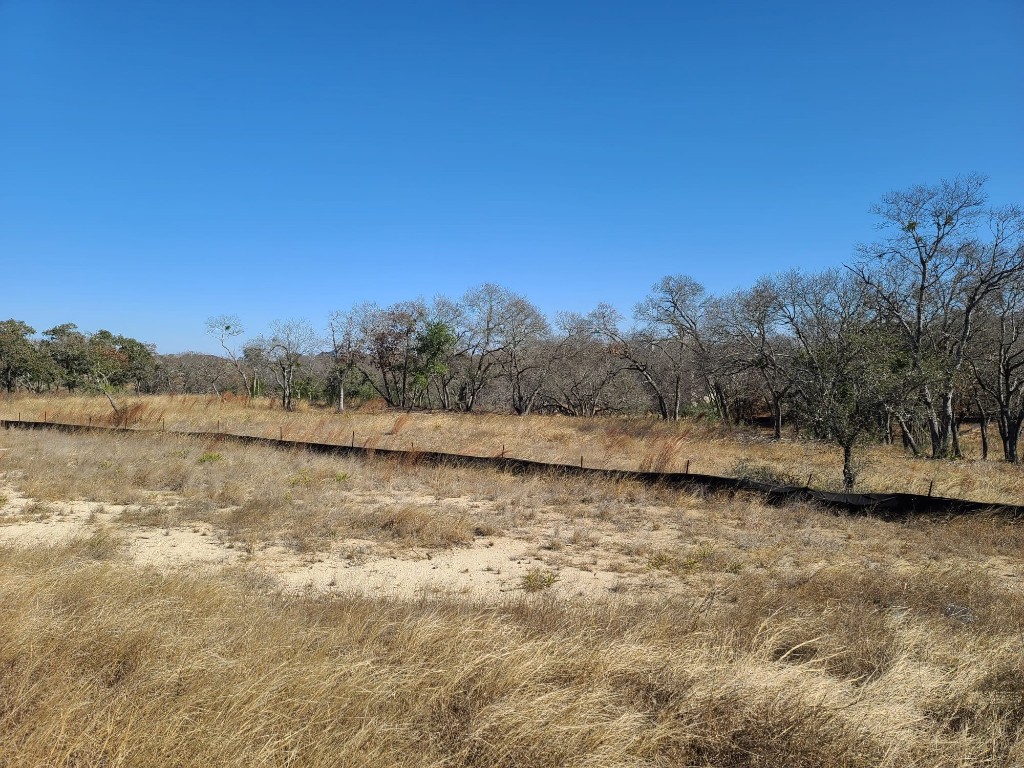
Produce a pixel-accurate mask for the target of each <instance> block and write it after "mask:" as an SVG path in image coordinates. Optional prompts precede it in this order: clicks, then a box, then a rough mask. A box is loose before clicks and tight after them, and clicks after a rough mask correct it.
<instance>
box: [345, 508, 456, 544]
mask: <svg viewBox="0 0 1024 768" xmlns="http://www.w3.org/2000/svg"><path fill="white" fill-rule="evenodd" d="M354 525H355V526H356V527H357V528H363V529H366V530H371V531H372V530H377V531H381V532H384V533H385V534H386V535H387V536H388V537H390V538H392V539H395V540H398V541H401V542H405V543H411V544H415V545H416V546H421V547H446V546H452V545H461V544H468V543H469V542H471V541H472V540H473V536H474V526H473V525H472V524H471V523H470V521H469V520H468V519H467V518H466V517H465V516H464V515H457V514H452V513H451V512H448V511H446V510H442V509H438V508H430V507H424V506H421V505H419V504H405V505H402V506H398V507H390V506H380V507H378V508H376V509H374V510H372V511H370V512H367V513H363V514H362V515H358V516H357V517H356V518H355V520H354Z"/></svg>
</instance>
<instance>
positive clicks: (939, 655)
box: [0, 397, 1024, 768]
mask: <svg viewBox="0 0 1024 768" xmlns="http://www.w3.org/2000/svg"><path fill="white" fill-rule="evenodd" d="M2 405H3V408H2V409H0V410H2V412H0V416H3V417H8V418H10V417H16V415H17V412H18V411H20V412H21V416H22V418H39V419H42V418H43V416H44V412H45V415H46V418H47V419H49V420H51V421H78V422H79V423H85V422H87V421H88V419H89V418H90V417H91V418H93V419H94V420H96V421H99V420H101V419H104V418H107V417H108V415H109V411H110V407H109V405H108V404H106V402H105V401H104V400H94V399H88V398H59V399H43V398H32V397H18V398H15V399H13V400H10V401H5V402H4V403H3V404H2ZM130 407H131V408H132V409H133V419H134V421H135V423H136V425H137V426H139V427H157V426H161V425H163V424H165V425H166V429H167V430H185V429H188V430H203V429H213V430H215V429H216V428H217V421H218V420H220V422H221V429H223V430H224V431H233V432H243V431H244V432H247V433H250V434H266V435H268V436H270V435H273V436H276V435H277V433H278V432H279V430H284V432H285V436H286V437H293V438H297V439H317V440H325V441H332V440H333V441H336V442H347V440H346V439H345V438H346V436H347V437H348V438H349V439H350V437H351V431H352V430H353V429H355V430H356V432H357V439H359V442H360V443H362V442H363V439H365V440H369V441H376V444H377V445H380V446H393V447H405V446H404V445H403V443H405V442H406V441H408V442H409V443H413V442H414V443H415V445H416V446H417V447H422V448H425V449H436V450H448V451H456V452H464V453H477V454H481V455H488V454H491V455H493V454H494V453H498V452H499V451H500V450H501V443H503V442H504V443H505V445H506V450H507V452H508V453H509V454H510V455H520V456H528V457H531V458H540V459H547V460H563V461H571V460H572V457H573V456H575V457H576V460H577V461H578V457H579V455H580V453H583V454H584V456H585V457H586V456H592V459H591V461H593V465H603V466H621V467H625V468H637V467H638V466H640V465H644V466H647V467H650V468H671V467H678V465H679V464H680V463H681V462H685V461H686V459H687V458H689V459H690V460H691V461H692V462H693V463H694V464H695V465H696V466H695V471H697V470H698V469H699V470H700V471H709V472H721V473H722V474H728V473H729V472H730V471H731V470H734V469H735V468H736V467H737V466H738V465H739V463H740V462H742V461H745V462H747V466H748V467H749V466H757V467H763V468H764V469H763V471H772V472H779V473H783V472H784V473H789V474H798V473H799V474H803V473H815V474H816V476H817V473H821V477H822V478H824V479H825V481H827V482H835V481H836V480H837V478H838V467H837V461H836V458H837V457H836V456H835V455H834V451H831V450H830V449H828V448H827V447H824V446H818V445H813V444H803V443H797V442H794V441H784V442H783V443H780V444H772V443H770V442H769V441H765V440H763V439H761V438H760V437H759V436H757V435H751V434H746V435H741V434H729V433H727V432H719V431H717V430H716V429H714V428H712V427H709V426H707V425H701V424H695V423H692V422H689V423H681V424H661V423H658V422H654V421H648V420H628V419H599V420H592V421H572V420H569V419H557V418H549V417H535V418H531V419H517V418H512V417H499V416H465V417H462V416H459V417H453V416H446V415H440V414H416V413H413V414H395V413H356V414H351V415H349V414H346V415H344V416H339V415H334V414H330V413H327V412H319V411H314V410H307V411H300V412H298V413H294V414H284V413H282V412H281V411H280V410H276V409H273V408H270V407H265V406H260V407H257V406H255V405H250V406H245V405H244V404H241V403H237V402H226V403H221V402H220V401H218V400H210V399H206V398H173V399H172V398H152V399H148V398H142V399H139V400H137V401H134V402H132V403H130ZM386 433H391V434H386ZM364 434H365V438H363V439H360V438H359V436H360V435H364ZM869 456H870V459H869V462H868V464H867V466H866V467H865V469H864V478H863V482H864V484H865V486H870V485H871V484H873V483H878V484H883V485H884V486H885V487H894V486H895V487H899V486H901V485H902V486H904V487H905V486H906V485H908V484H912V483H917V484H918V487H920V485H921V484H922V483H926V482H927V481H928V480H929V479H930V478H931V477H933V476H934V477H935V479H936V486H937V488H939V489H941V490H942V492H943V493H946V494H949V495H954V494H955V493H962V494H963V495H970V496H973V497H976V498H983V499H984V498H990V499H992V500H1000V499H1001V500H1008V498H1005V497H1004V496H1002V494H1006V495H1008V496H1009V497H1010V498H1012V499H1014V500H1017V499H1019V498H1020V483H1019V480H1018V479H1017V477H1016V475H1017V473H1018V472H1019V469H1018V468H1015V467H1006V466H1002V465H1000V464H998V463H997V462H989V463H985V464H983V463H981V462H978V461H973V460H966V461H962V462H956V463H943V464H941V465H940V464H936V463H933V462H926V461H914V460H911V459H907V458H905V457H903V456H902V454H900V453H897V452H895V451H888V450H886V449H883V448H878V449H876V450H873V451H870V452H869ZM588 463H590V462H589V461H588ZM825 481H823V483H822V484H824V482H825ZM940 483H941V485H940ZM937 492H938V491H937ZM986 494H987V495H986ZM996 497H998V498H996ZM1022 545H1024V528H1022V527H1021V525H1020V524H1018V523H1013V522H1009V521H1006V520H1002V519H999V518H995V517H988V516H977V517H971V518H957V519H952V520H947V521H942V520H911V521H909V522H905V523H891V522H884V521H881V520H877V519H872V518H867V517H860V516H843V515H835V514H832V513H829V512H826V511H823V510H820V509H817V508H814V507H811V506H807V505H802V504H794V505H790V506H783V507H767V506H765V505H764V504H763V503H762V502H761V501H760V500H759V499H758V498H757V497H755V496H748V495H736V496H728V495H718V496H716V495H702V494H693V493H688V492H682V491H677V490H667V489H661V488H652V487H648V486H642V485H639V484H635V483H632V482H618V483H616V482H611V481H594V480H589V479H588V480H584V479H581V478H566V477H564V476H559V475H557V474H552V475H548V476H543V475H541V476H533V477H528V478H523V477H515V476H510V475H506V474H502V473H500V472H497V471H494V470H488V469H464V468H463V469H456V468H452V467H438V466H433V467H428V466H421V465H411V466H409V465H403V464H402V463H400V462H396V461H391V460H387V459H383V458H380V457H379V456H378V457H377V458H370V459H340V458H337V457H324V456H314V455H309V454H305V453H301V452H293V451H281V450H274V449H270V448H266V447H262V446H243V445H238V444H234V443H229V442H223V441H217V440H198V439H191V438H185V437H182V436H179V435H173V434H161V433H159V432H157V433H145V434H138V433H133V432H118V433H107V434H80V435H67V434H62V433H56V432H42V431H40V432H34V431H19V430H3V431H0V554H2V557H0V606H3V610H2V611H0V765H11V766H39V765H60V766H122V765H123V766H128V765H132V766H134V765H180V766H208V765H255V766H283V765H290V766H307V765H325V766H326V765H330V766H335V765H346V766H348V765H352V766H359V765H365V766H389V765H397V766H481V767H483V766H595V767H597V766H764V767H767V766H891V767H892V768H897V767H901V766H920V767H922V768H924V767H925V766H928V767H931V766H962V767H964V768H966V766H1016V765H1021V764H1024V725H1022V723H1024V645H1022V643H1024V581H1022V580H1024V558H1022Z"/></svg>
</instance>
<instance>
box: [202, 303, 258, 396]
mask: <svg viewBox="0 0 1024 768" xmlns="http://www.w3.org/2000/svg"><path fill="white" fill-rule="evenodd" d="M206 332H207V333H208V334H209V335H211V336H213V337H214V338H215V339H217V341H218V343H219V344H220V347H221V349H223V350H224V354H226V355H227V356H228V360H230V361H231V365H232V367H233V368H234V369H235V373H237V374H238V379H239V381H241V383H242V390H243V391H244V392H245V393H246V395H249V396H252V395H254V394H255V386H254V382H253V377H252V375H251V372H250V371H248V370H246V361H245V358H244V355H243V354H242V353H240V352H239V351H238V350H237V348H236V347H235V346H234V342H235V340H236V339H240V338H241V337H242V336H243V335H244V334H245V326H243V325H242V321H241V320H239V319H238V316H237V315H217V316H215V317H210V318H208V319H207V320H206Z"/></svg>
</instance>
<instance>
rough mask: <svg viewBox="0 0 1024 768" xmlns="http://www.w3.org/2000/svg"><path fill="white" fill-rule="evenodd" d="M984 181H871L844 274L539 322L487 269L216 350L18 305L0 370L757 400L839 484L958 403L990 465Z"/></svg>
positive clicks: (525, 400) (1010, 379) (626, 405)
mask: <svg viewBox="0 0 1024 768" xmlns="http://www.w3.org/2000/svg"><path fill="white" fill-rule="evenodd" d="M984 185H985V179H984V178H983V177H980V176H973V175H972V176H963V177H958V178H956V179H953V180H944V181H941V182H940V183H938V184H933V185H919V186H915V187H912V188H910V189H906V190H900V191H895V192H892V193H890V194H888V195H886V196H885V197H883V198H882V200H881V201H880V202H879V203H878V204H877V205H876V206H875V207H874V209H873V212H874V214H875V215H876V217H877V223H878V232H879V237H878V239H877V240H876V241H874V242H872V243H869V244H866V245H862V246H859V247H858V248H857V252H856V256H855V258H854V259H852V260H851V263H849V264H847V265H845V266H843V267H841V268H835V269H829V270H825V271H823V272H819V273H806V272H801V271H789V272H783V273H779V274H772V275H767V276H764V277H761V278H760V279H758V280H757V281H756V282H755V283H754V285H753V286H751V287H750V288H746V289H742V290H737V291H734V292H732V293H728V294H724V295H712V294H709V293H708V292H707V291H705V289H704V288H703V286H701V285H700V284H699V283H698V282H697V281H695V280H694V279H692V278H690V277H688V276H685V275H674V276H668V277H665V278H663V279H662V280H660V281H659V282H658V283H657V284H655V285H654V286H653V287H652V289H651V291H650V293H649V294H648V295H647V296H646V297H645V298H644V299H643V300H642V301H641V302H640V303H638V304H637V305H636V307H635V308H634V310H633V312H632V314H631V316H630V317H628V318H627V317H624V316H623V315H622V314H620V313H619V312H618V311H617V310H616V309H615V308H613V307H611V306H610V305H607V304H599V305H597V306H596V307H595V308H594V309H593V310H592V311H590V312H588V313H585V314H582V313H571V312H563V313H559V314H557V315H556V316H555V317H554V318H549V317H547V316H545V315H544V313H542V312H541V311H540V310H539V309H538V308H537V307H536V306H535V305H533V304H532V303H531V302H530V301H529V300H528V299H527V298H526V297H524V296H521V295H519V294H516V293H514V292H512V291H510V290H508V289H506V288H503V287H501V286H498V285H494V284H484V285H481V286H479V287H476V288H473V289H471V290H469V291H467V292H466V293H465V295H463V296H462V297H461V298H459V299H457V300H453V299H449V298H447V297H438V298H435V299H433V300H432V301H430V302H427V301H425V300H423V299H415V300H410V301H402V302H398V303H395V304H392V305H390V306H379V305H377V304H374V303H362V304H357V305H355V306H352V307H349V308H346V309H343V310H339V311H337V312H334V313H332V314H331V316H330V317H329V318H328V321H327V324H326V327H325V328H324V329H322V330H318V329H317V328H315V327H314V326H313V325H312V324H311V323H309V322H308V321H305V320H290V321H276V322H274V323H273V324H272V325H271V326H270V332H269V333H268V334H266V335H264V336H260V337H255V338H250V337H247V335H246V333H245V329H244V327H243V325H242V324H241V322H240V321H239V319H238V318H237V317H234V316H219V317H214V318H210V319H209V320H208V321H207V329H208V331H209V332H210V334H211V335H212V336H213V337H214V338H215V339H216V340H217V342H218V344H219V345H220V348H221V354H220V355H204V354H198V353H185V354H180V355H155V354H154V353H153V350H152V349H151V348H149V347H147V346H146V345H143V344H140V343H139V342H137V341H135V340H133V339H129V338H126V337H122V336H113V335H112V334H109V333H108V332H106V331H101V332H100V333H98V334H92V335H88V334H83V333H81V332H79V331H78V330H77V329H76V328H75V327H74V326H73V325H66V326H59V327H58V328H55V329H51V330H50V331H46V332H45V333H44V334H43V335H42V337H41V338H40V339H33V338H31V337H32V333H33V331H32V329H31V328H28V327H27V326H25V325H24V324H23V323H22V324H19V323H18V321H14V320H11V321H7V322H6V323H4V324H3V325H2V328H3V330H2V337H0V346H2V349H0V375H3V376H4V379H3V381H4V383H5V384H6V386H7V388H8V391H12V390H13V389H14V388H16V387H18V386H26V387H33V388H50V387H55V386H62V387H67V388H69V389H73V388H76V387H91V388H94V389H100V390H102V391H106V392H108V393H109V391H110V390H111V388H114V387H117V386H127V385H130V386H132V387H134V388H135V389H136V390H138V391H151V392H216V393H222V392H225V391H233V392H236V393H239V394H244V395H247V396H249V397H258V396H274V397H277V398H279V399H280V402H281V404H282V406H283V407H285V408H291V407H292V404H293V401H294V399H295V398H305V399H308V400H311V401H318V402H321V403H325V404H326V403H330V404H331V405H332V406H333V407H335V408H336V409H338V410H344V409H345V408H346V407H347V405H348V404H349V403H351V402H352V400H356V401H365V400H368V399H373V398H379V399H380V400H382V401H383V402H385V403H386V404H387V405H388V406H391V407H394V408H407V409H412V408H431V409H444V410H451V411H463V412H472V411H481V410H492V411H506V412H512V413H516V414H529V413H560V414H566V415H571V416H594V415H597V414H607V413H640V414H642V413H649V414H656V415H657V416H659V417H661V418H663V419H679V418H681V417H682V416H684V415H693V414H709V415H713V416H714V417H716V418H718V419H721V420H722V421H723V422H727V423H737V422H742V421H745V420H747V421H749V420H752V419H755V418H762V417H765V416H767V415H770V421H771V424H772V425H773V432H774V435H775V437H776V438H778V437H781V436H782V433H783V428H784V426H785V425H791V426H792V427H793V429H795V430H799V431H800V432H801V433H802V434H804V435H806V436H809V437H813V438H818V439H825V440H829V441H832V442H833V443H834V444H835V445H837V446H838V447H839V448H840V449H841V450H842V451H843V456H844V479H845V482H846V485H847V487H852V486H853V483H854V480H855V475H856V463H855V461H854V450H855V447H856V445H857V444H858V443H861V442H863V441H866V440H882V441H886V442H892V441H901V442H902V444H903V446H904V447H905V448H906V449H907V450H908V451H909V452H911V453H913V454H914V455H918V456H930V457H932V458H936V459H940V458H957V457H960V456H961V455H962V450H961V446H960V442H959V435H960V429H959V428H960V426H961V424H962V423H963V422H964V421H965V420H966V419H968V418H972V419H977V420H978V421H979V422H980V425H981V436H982V452H983V455H984V457H985V458H988V454H989V451H990V429H989V428H990V424H991V423H992V422H994V423H995V425H996V431H997V433H998V437H999V441H1000V443H1001V450H1002V456H1003V458H1004V459H1005V460H1006V461H1011V462H1018V461H1019V453H1018V444H1019V441H1020V432H1021V426H1022V422H1024V338H1022V333H1021V331H1022V329H1024V213H1022V211H1021V209H1020V208H1019V207H1017V206H1003V207H993V206H990V205H988V204H987V199H986V195H985V190H984ZM29 361H35V362H32V363H31V364H30V362H29ZM32 366H35V367H34V368H33V367H32ZM112 404H113V403H112Z"/></svg>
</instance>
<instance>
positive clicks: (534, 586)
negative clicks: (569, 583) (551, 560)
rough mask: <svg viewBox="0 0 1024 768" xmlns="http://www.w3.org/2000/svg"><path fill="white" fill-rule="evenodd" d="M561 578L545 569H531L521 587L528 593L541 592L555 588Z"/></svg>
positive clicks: (523, 579)
mask: <svg viewBox="0 0 1024 768" xmlns="http://www.w3.org/2000/svg"><path fill="white" fill-rule="evenodd" d="M558 579H559V576H558V574H557V573H555V572H554V571H548V570H545V569H544V568H531V569H530V570H528V571H527V572H526V574H525V575H524V576H523V578H522V580H521V586H522V588H523V590H524V591H526V592H540V591H542V590H545V589H548V588H549V587H551V586H554V584H555V582H557V581H558Z"/></svg>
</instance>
